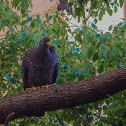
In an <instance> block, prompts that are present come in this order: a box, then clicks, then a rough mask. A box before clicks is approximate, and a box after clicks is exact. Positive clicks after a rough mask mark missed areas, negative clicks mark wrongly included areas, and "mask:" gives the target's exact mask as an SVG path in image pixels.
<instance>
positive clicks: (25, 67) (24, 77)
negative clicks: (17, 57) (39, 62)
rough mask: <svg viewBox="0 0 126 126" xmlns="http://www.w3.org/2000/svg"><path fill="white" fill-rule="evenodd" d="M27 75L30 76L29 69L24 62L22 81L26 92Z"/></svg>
mask: <svg viewBox="0 0 126 126" xmlns="http://www.w3.org/2000/svg"><path fill="white" fill-rule="evenodd" d="M27 75H28V67H27V66H26V64H25V63H24V62H22V81H23V87H24V90H25V89H26V88H27Z"/></svg>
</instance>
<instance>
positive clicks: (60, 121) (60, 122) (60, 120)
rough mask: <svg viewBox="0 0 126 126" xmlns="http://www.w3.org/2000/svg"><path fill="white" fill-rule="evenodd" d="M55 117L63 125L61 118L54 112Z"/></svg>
mask: <svg viewBox="0 0 126 126" xmlns="http://www.w3.org/2000/svg"><path fill="white" fill-rule="evenodd" d="M56 118H57V119H58V120H59V122H60V124H61V126H64V123H63V121H62V120H61V118H60V117H59V116H58V115H57V114H56Z"/></svg>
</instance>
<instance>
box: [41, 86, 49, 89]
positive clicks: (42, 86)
mask: <svg viewBox="0 0 126 126" xmlns="http://www.w3.org/2000/svg"><path fill="white" fill-rule="evenodd" d="M43 87H45V88H46V89H48V87H49V85H45V86H41V88H43Z"/></svg>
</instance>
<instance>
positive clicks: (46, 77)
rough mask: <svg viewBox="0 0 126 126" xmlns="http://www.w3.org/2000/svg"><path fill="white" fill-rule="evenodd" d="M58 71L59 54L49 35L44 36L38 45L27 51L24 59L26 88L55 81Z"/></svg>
mask: <svg viewBox="0 0 126 126" xmlns="http://www.w3.org/2000/svg"><path fill="white" fill-rule="evenodd" d="M58 72H59V60H58V56H57V53H56V51H55V48H54V46H51V45H50V39H49V38H48V37H44V38H42V39H41V40H40V42H39V45H38V46H35V47H33V48H31V49H29V50H28V51H26V52H25V54H24V56H23V61H22V80H23V87H24V90H25V89H26V88H33V87H41V86H44V85H51V84H53V83H55V82H56V78H57V76H58Z"/></svg>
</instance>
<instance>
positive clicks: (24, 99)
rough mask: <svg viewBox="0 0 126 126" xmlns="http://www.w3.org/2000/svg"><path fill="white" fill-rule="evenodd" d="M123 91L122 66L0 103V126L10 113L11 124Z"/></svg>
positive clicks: (125, 71) (125, 69)
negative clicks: (23, 117)
mask: <svg viewBox="0 0 126 126" xmlns="http://www.w3.org/2000/svg"><path fill="white" fill-rule="evenodd" d="M124 89H126V66H124V67H121V68H119V69H115V70H113V71H111V72H108V73H106V74H103V75H100V76H95V77H92V78H90V79H87V80H82V81H79V82H76V83H69V84H64V85H52V86H49V87H48V88H46V87H43V88H41V89H36V90H35V91H34V90H31V91H24V92H22V93H20V94H16V95H12V96H9V97H6V98H2V99H0V123H4V121H5V119H6V117H7V116H8V115H9V114H10V113H12V112H14V113H15V115H14V117H13V118H12V119H11V120H13V119H16V118H20V117H22V116H43V115H44V112H45V111H54V110H58V109H62V108H71V107H74V106H78V105H82V104H88V103H91V102H95V101H98V100H101V99H105V98H107V97H108V95H110V96H111V95H113V94H115V93H117V92H120V91H122V90H124Z"/></svg>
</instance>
